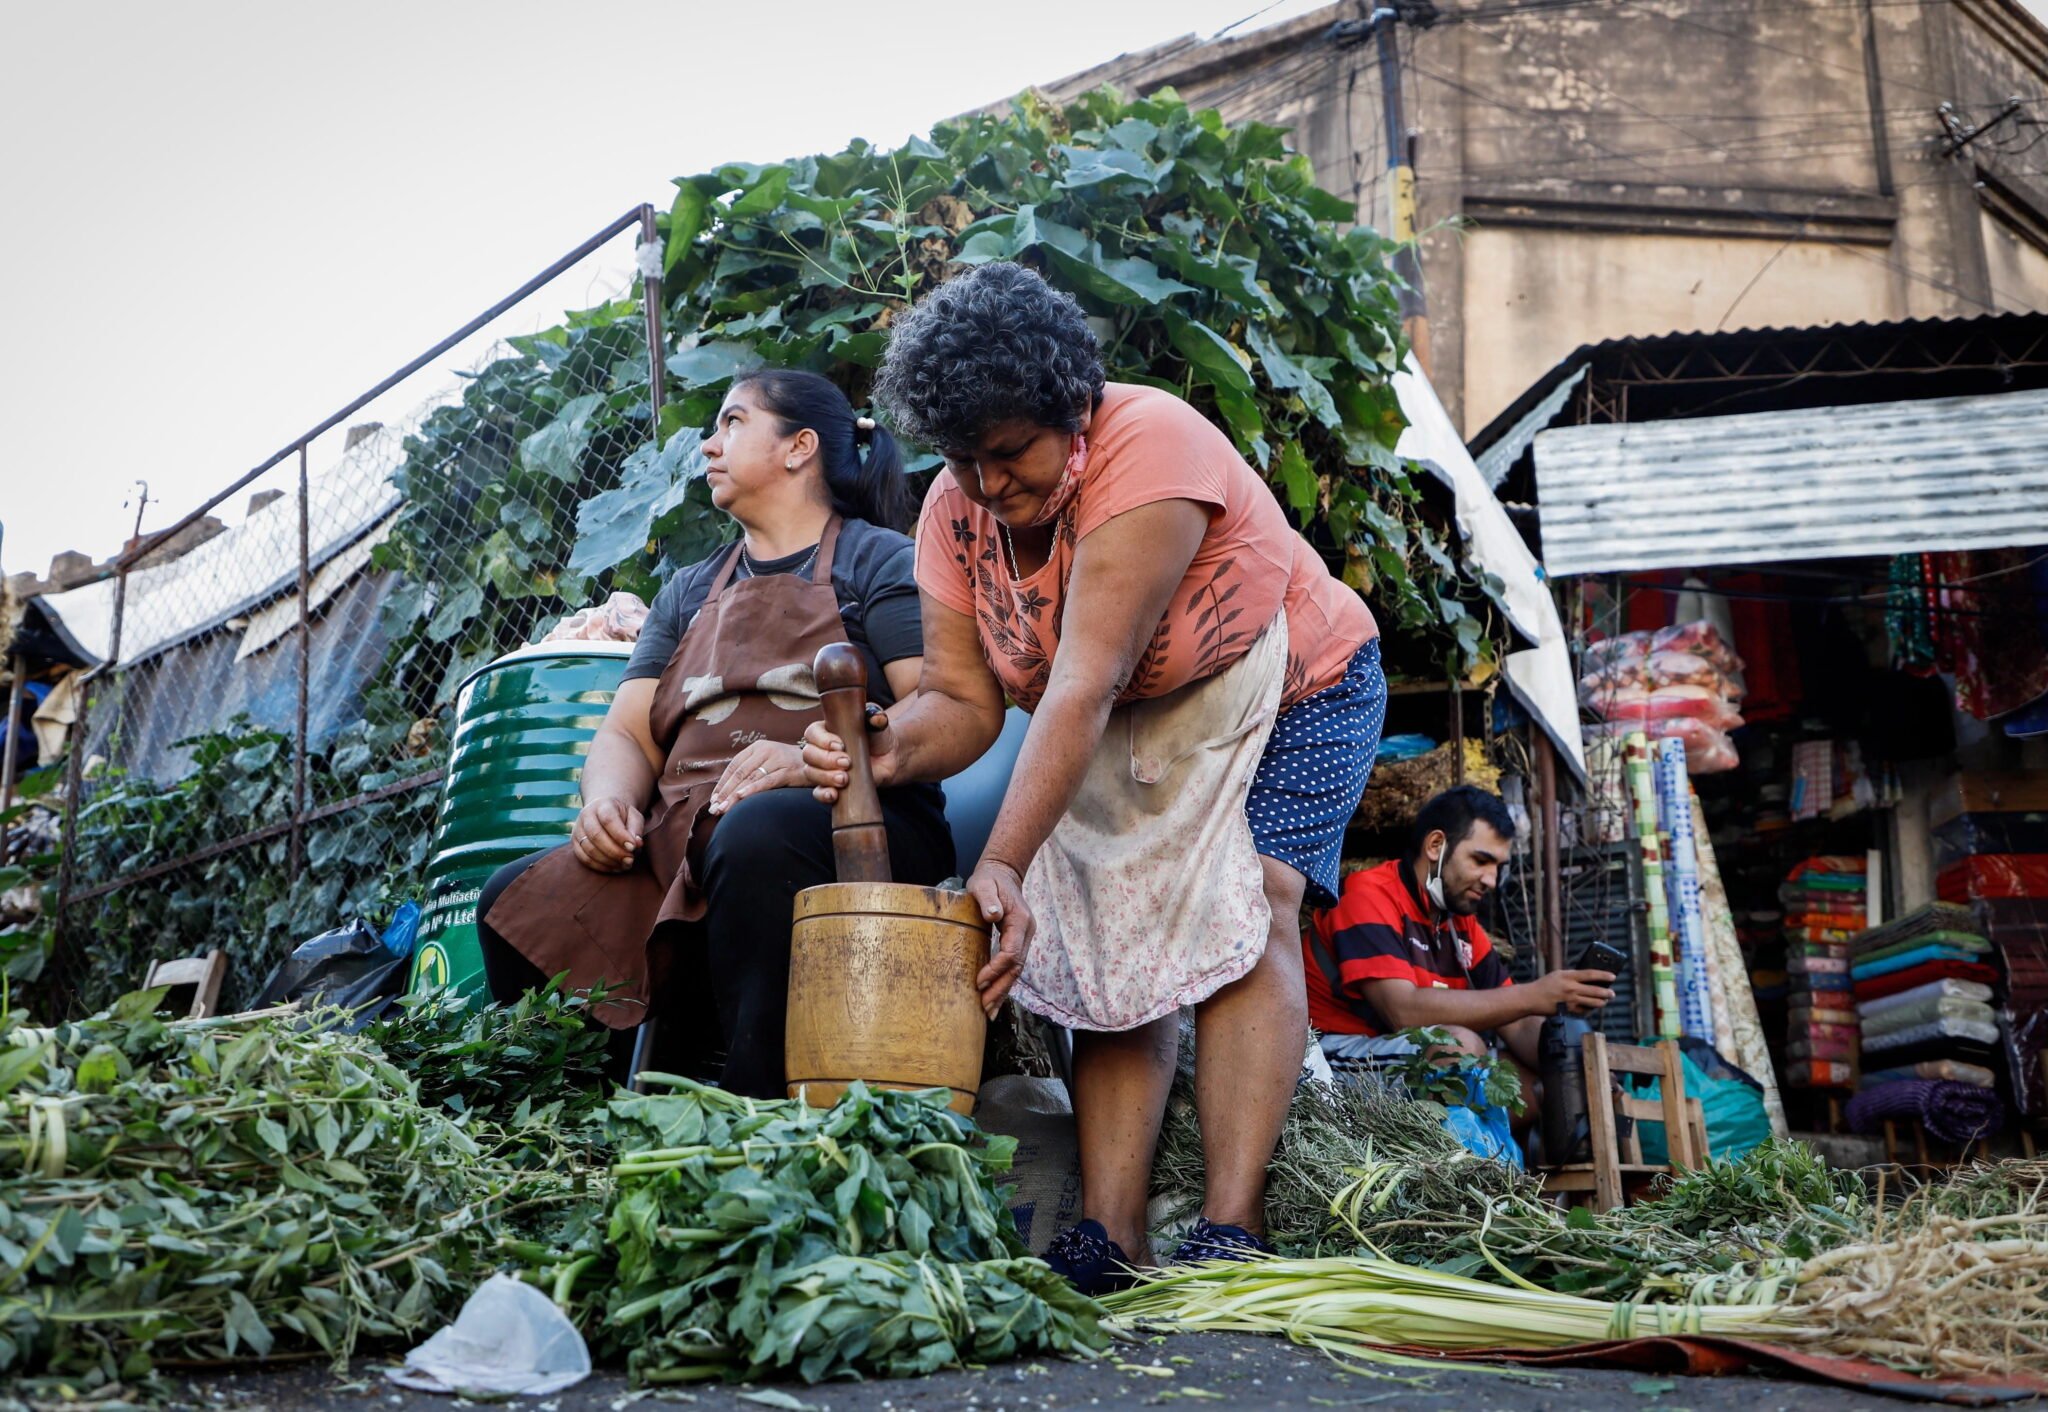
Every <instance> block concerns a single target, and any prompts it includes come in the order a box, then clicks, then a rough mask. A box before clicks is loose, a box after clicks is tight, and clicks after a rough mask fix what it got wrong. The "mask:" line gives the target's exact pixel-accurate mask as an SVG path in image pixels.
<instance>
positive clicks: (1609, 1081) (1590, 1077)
mask: <svg viewBox="0 0 2048 1412" xmlns="http://www.w3.org/2000/svg"><path fill="white" fill-rule="evenodd" d="M1585 1062H1586V1114H1587V1118H1588V1122H1589V1126H1590V1127H1591V1128H1592V1130H1593V1132H1592V1137H1593V1209H1594V1210H1596V1211H1612V1210H1613V1209H1614V1208H1615V1207H1617V1206H1619V1205H1621V1204H1622V1201H1623V1195H1624V1194H1623V1192H1622V1187H1621V1150H1620V1142H1619V1139H1618V1138H1617V1137H1616V1135H1615V1128H1614V1087H1613V1078H1612V1075H1611V1073H1610V1071H1609V1070H1608V1067H1607V1036H1605V1035H1603V1034H1601V1033H1600V1032H1599V1031H1597V1030H1595V1031H1594V1032H1593V1033H1592V1034H1589V1035H1587V1036H1586V1049H1585Z"/></svg>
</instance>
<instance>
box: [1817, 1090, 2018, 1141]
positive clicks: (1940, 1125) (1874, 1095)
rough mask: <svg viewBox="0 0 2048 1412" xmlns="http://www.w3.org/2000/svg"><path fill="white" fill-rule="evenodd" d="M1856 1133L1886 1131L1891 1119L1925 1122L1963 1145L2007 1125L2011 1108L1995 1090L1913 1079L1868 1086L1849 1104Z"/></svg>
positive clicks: (1935, 1134) (1933, 1132)
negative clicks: (1874, 1086) (2008, 1111)
mask: <svg viewBox="0 0 2048 1412" xmlns="http://www.w3.org/2000/svg"><path fill="white" fill-rule="evenodd" d="M1848 1118H1849V1128H1850V1130H1851V1131H1852V1132H1859V1133H1875V1132H1881V1131H1882V1130H1883V1128H1884V1123H1885V1120H1886V1119H1887V1118H1892V1119H1898V1118H1904V1119H1907V1120H1909V1121H1912V1122H1917V1123H1919V1124H1920V1125H1921V1126H1922V1127H1924V1128H1925V1129H1926V1130H1927V1134H1928V1136H1930V1137H1932V1138H1935V1139H1936V1140H1938V1141H1941V1142H1947V1143H1954V1144H1956V1145H1961V1144H1963V1143H1968V1142H1977V1141H1979V1140H1981V1139H1983V1138H1987V1137H1990V1136H1992V1135H1993V1134H1995V1133H1997V1132H1998V1131H1999V1130H2000V1129H2001V1128H2003V1127H2004V1126H2005V1105H2004V1104H2003V1103H2001V1102H2000V1101H1999V1098H1998V1095H1997V1094H1996V1093H1994V1092H1992V1091H1991V1090H1990V1089H1989V1088H1984V1087H1980V1086H1978V1085H1975V1084H1967V1083H1948V1082H1944V1081H1942V1080H1939V1079H1907V1080H1904V1081H1901V1082H1898V1083H1887V1084H1880V1085H1878V1086H1877V1087H1876V1088H1865V1089H1864V1090H1863V1091H1862V1092H1861V1093H1858V1094H1857V1095H1856V1096H1855V1097H1854V1098H1852V1099H1850V1100H1849V1110H1848Z"/></svg>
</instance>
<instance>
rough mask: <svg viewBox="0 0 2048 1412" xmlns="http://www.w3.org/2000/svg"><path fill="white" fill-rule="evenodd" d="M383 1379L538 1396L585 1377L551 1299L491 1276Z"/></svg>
mask: <svg viewBox="0 0 2048 1412" xmlns="http://www.w3.org/2000/svg"><path fill="white" fill-rule="evenodd" d="M384 1376H385V1377H387V1378H389V1379H391V1381H392V1382H394V1383H397V1384H399V1385H400V1386H401V1387H409V1388H417V1389H419V1390H420V1391H421V1392H446V1393H455V1394H458V1395H461V1396H465V1397H504V1396H506V1395H508V1394H515V1393H523V1394H525V1395H527V1396H529V1397H539V1396H541V1395H542V1394H544V1393H550V1392H560V1391H561V1390H562V1389H563V1388H565V1387H569V1386H572V1385H573V1384H576V1383H580V1382H582V1381H583V1380H584V1379H585V1378H587V1377H589V1376H590V1349H589V1348H588V1347H586V1346H585V1344H584V1342H583V1335H582V1334H579V1333H577V1332H576V1326H575V1325H574V1324H572V1323H570V1322H569V1320H568V1317H567V1316H566V1315H564V1314H563V1313H562V1311H561V1310H560V1309H557V1308H556V1307H555V1302H554V1301H553V1300H552V1299H549V1298H548V1297H547V1296H546V1295H545V1294H543V1293H541V1292H540V1291H539V1290H537V1289H535V1288H534V1287H533V1286H532V1285H530V1284H525V1283H523V1282H521V1281H519V1280H515V1279H513V1278H512V1277H511V1276H510V1275H493V1276H491V1277H490V1278H489V1279H488V1280H485V1281H484V1282H483V1284H482V1285H480V1286H479V1287H478V1288H477V1292H476V1293H475V1294H472V1295H471V1296H470V1297H469V1302H468V1303H466V1304H464V1305H463V1306H462V1312H461V1313H460V1314H457V1315H456V1316H455V1322H454V1323H452V1324H450V1325H449V1326H448V1327H447V1328H445V1329H442V1330H441V1331H440V1332H439V1333H437V1334H435V1335H434V1336H433V1337H431V1338H429V1339H428V1340H427V1341H426V1342H425V1343H423V1344H421V1345H420V1346H419V1347H418V1348H415V1349H414V1350H413V1351H412V1352H410V1353H408V1354H406V1356H405V1366H404V1367H402V1368H387V1369H385V1370H384Z"/></svg>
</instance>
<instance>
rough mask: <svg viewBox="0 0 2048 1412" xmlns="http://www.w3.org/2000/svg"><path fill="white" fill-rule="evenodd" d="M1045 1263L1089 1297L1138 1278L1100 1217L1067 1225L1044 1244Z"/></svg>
mask: <svg viewBox="0 0 2048 1412" xmlns="http://www.w3.org/2000/svg"><path fill="white" fill-rule="evenodd" d="M1045 1263H1046V1264H1048V1265H1050V1266H1051V1267H1052V1272H1053V1273H1054V1274H1055V1275H1058V1276H1060V1277H1061V1278H1063V1279H1065V1280H1066V1281H1067V1283H1069V1284H1071V1285H1072V1286H1073V1287H1074V1288H1075V1289H1077V1290H1079V1291H1081V1293H1083V1294H1085V1295H1087V1296H1088V1297H1089V1298H1090V1299H1095V1298H1099V1297H1100V1296H1102V1295H1105V1294H1113V1293H1115V1292H1116V1291H1117V1290H1120V1289H1126V1288H1129V1287H1130V1286H1131V1285H1132V1284H1134V1283H1136V1282H1137V1278H1138V1277H1137V1274H1136V1272H1135V1271H1133V1270H1132V1269H1131V1257H1130V1256H1128V1255H1126V1254H1124V1248H1123V1247H1122V1246H1120V1245H1118V1244H1117V1243H1116V1242H1115V1241H1113V1240H1111V1239H1110V1238H1109V1232H1108V1231H1107V1230H1104V1229H1103V1226H1102V1222H1100V1221H1082V1222H1080V1223H1079V1224H1078V1225H1073V1226H1069V1227H1067V1229H1065V1230H1063V1231H1061V1232H1060V1233H1059V1234H1058V1235H1056V1236H1054V1237H1053V1238H1052V1244H1051V1245H1049V1246H1047V1247H1046V1250H1045Z"/></svg>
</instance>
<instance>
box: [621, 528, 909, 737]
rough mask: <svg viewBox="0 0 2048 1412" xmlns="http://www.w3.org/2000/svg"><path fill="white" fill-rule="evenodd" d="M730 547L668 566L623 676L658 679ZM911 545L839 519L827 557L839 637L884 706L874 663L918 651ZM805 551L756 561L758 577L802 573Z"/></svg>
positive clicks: (885, 694) (885, 683) (739, 573)
mask: <svg viewBox="0 0 2048 1412" xmlns="http://www.w3.org/2000/svg"><path fill="white" fill-rule="evenodd" d="M731 552H732V550H731V548H730V547H727V548H723V549H720V550H719V551H718V552H717V553H715V554H713V555H712V556H711V557H710V558H708V559H703V560H700V561H699V562H697V563H695V564H692V565H690V566H689V567H688V568H686V569H679V570H677V571H676V574H675V577H673V578H671V579H670V580H669V581H668V583H667V584H665V585H664V586H663V587H662V590H661V592H659V593H657V594H655V595H654V603H653V605H652V606H651V607H650V608H649V609H648V612H647V622H646V625H645V626H643V627H642V628H641V629H640V641H639V643H638V644H637V645H636V646H635V647H634V648H633V655H632V657H631V659H630V660H628V661H627V663H626V676H625V680H627V681H633V680H636V679H639V678H643V677H658V676H660V675H661V673H662V670H663V669H664V668H665V667H667V666H668V659H669V658H671V657H673V656H674V655H675V651H676V644H677V643H678V642H681V641H682V640H683V634H684V633H685V632H687V631H689V627H690V623H691V621H692V620H693V619H694V618H695V617H696V616H697V610H698V609H699V608H702V607H703V606H704V600H705V599H706V598H707V597H709V596H710V593H711V581H712V580H713V579H715V578H717V577H718V569H719V566H720V565H721V564H723V563H724V562H725V557H726V555H728V554H730V553H731ZM914 557H915V554H914V549H913V546H912V544H911V541H910V537H909V536H908V535H904V534H899V533H897V532H896V531H895V530H892V529H883V528H882V527H880V526H879V525H871V524H869V523H868V522H867V521H865V520H847V521H845V522H844V523H843V524H842V525H841V526H840V529H839V546H838V548H837V549H836V550H835V551H834V552H833V555H832V592H833V593H834V595H836V596H837V597H838V599H839V620H840V623H841V625H842V626H843V627H844V628H845V629H846V640H847V641H848V642H851V643H852V644H853V645H854V646H855V647H858V648H859V649H860V650H861V654H862V655H863V656H865V657H866V658H867V662H868V699H869V700H871V701H876V702H880V703H881V704H882V705H884V706H887V705H890V704H891V703H893V702H894V701H895V700H896V694H895V693H894V692H893V691H891V690H890V689H889V679H888V677H887V676H885V675H884V674H883V672H882V668H884V667H886V666H887V665H888V664H889V663H891V662H900V661H902V660H903V659H904V658H906V657H921V656H923V655H924V625H923V623H922V621H921V620H920V618H919V616H918V603H917V575H916V572H915V568H914V565H913V559H914ZM810 558H811V551H810V550H809V549H804V550H800V551H799V552H797V553H795V554H791V555H789V556H788V557H786V558H782V559H770V560H764V561H758V562H756V563H755V564H754V571H755V573H756V575H758V576H766V575H768V574H786V573H792V572H794V571H795V570H797V569H799V568H802V569H804V570H805V574H806V576H808V575H809V572H810V570H809V567H808V565H809V563H810ZM746 576H747V570H746V567H745V566H744V565H739V566H735V568H734V570H733V578H734V580H735V582H736V581H738V580H739V579H741V578H745V577H746Z"/></svg>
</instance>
